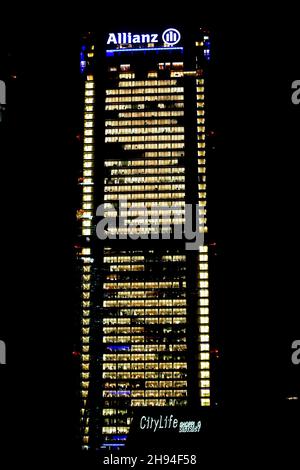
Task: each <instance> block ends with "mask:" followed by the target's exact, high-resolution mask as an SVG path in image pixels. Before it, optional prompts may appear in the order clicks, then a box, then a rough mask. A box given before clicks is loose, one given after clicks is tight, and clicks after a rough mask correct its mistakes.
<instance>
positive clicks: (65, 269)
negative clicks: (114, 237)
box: [0, 17, 300, 455]
mask: <svg viewBox="0 0 300 470" xmlns="http://www.w3.org/2000/svg"><path fill="white" fill-rule="evenodd" d="M150 21H151V20H149V23H150ZM160 21H161V23H162V24H163V23H165V22H164V19H163V18H161V19H160ZM187 21H191V20H190V19H188V20H187ZM132 22H133V21H132ZM169 22H170V21H169ZM179 23H180V22H179ZM252 25H253V23H251V21H249V24H248V25H246V24H245V23H244V22H241V21H239V22H237V21H236V20H235V19H234V18H232V17H230V18H229V21H228V20H227V18H226V20H225V19H224V20H223V21H218V24H216V22H212V28H211V30H212V31H215V35H214V36H215V47H216V52H214V51H213V54H214V53H215V54H216V57H215V64H214V71H215V78H214V80H213V82H212V85H211V86H212V88H213V87H214V90H215V96H214V97H213V98H212V109H213V110H214V112H215V118H214V119H215V123H214V128H215V129H214V130H216V133H217V137H216V156H215V163H214V166H213V170H212V174H213V176H214V181H213V182H211V187H210V191H211V192H212V190H213V189H214V196H213V197H212V195H211V196H210V198H211V201H210V205H211V207H212V208H214V214H215V216H214V217H212V220H211V227H212V228H211V237H212V238H213V239H215V240H216V241H217V253H218V261H217V264H218V266H219V280H218V289H219V291H218V303H219V308H220V324H221V325H222V331H223V332H224V335H223V337H222V338H221V350H222V351H223V362H224V376H225V377H224V378H223V387H224V397H225V401H226V406H227V409H229V410H235V411H232V415H233V416H234V417H237V416H238V415H239V410H241V413H242V416H245V420H246V419H247V418H249V416H251V414H252V411H253V410H255V413H256V415H258V414H260V411H261V410H264V413H266V416H267V418H266V420H265V426H266V428H268V425H267V423H269V422H272V421H270V420H269V415H270V416H274V410H275V409H276V412H277V413H279V414H280V413H281V412H282V414H283V415H284V413H289V412H288V411H285V406H286V403H285V400H284V398H285V397H286V396H287V395H289V394H295V393H298V395H299V380H298V377H299V371H298V372H297V370H296V367H295V366H292V365H291V362H290V344H291V342H292V341H293V340H294V339H297V338H299V329H297V317H298V316H299V313H298V310H299V307H298V302H299V295H298V291H299V288H298V282H299V281H298V277H299V276H298V273H297V269H296V266H297V265H298V261H299V250H298V240H299V236H298V231H299V228H298V225H299V224H298V220H297V214H298V212H299V210H298V201H299V183H298V172H297V167H298V165H297V163H298V162H297V157H298V156H299V147H300V143H299V137H298V136H299V113H300V105H299V106H298V107H295V106H293V105H292V104H291V100H290V86H291V82H292V81H293V80H296V79H297V78H300V77H299V72H300V71H299V61H298V64H297V57H298V56H299V43H300V37H299V33H298V32H297V29H296V28H295V29H294V28H293V25H292V24H291V23H289V27H288V29H287V30H286V31H283V25H282V24H281V25H280V24H276V23H273V24H271V25H270V24H268V26H266V23H263V22H262V23H260V22H259V21H258V20H257V23H255V27H253V26H252ZM50 37H51V40H50ZM79 37H80V34H79V32H78V31H71V32H70V31H68V32H66V31H59V30H58V31H55V33H54V32H53V31H51V36H50V32H49V31H47V30H44V31H43V32H42V33H41V32H37V31H29V32H28V31H27V32H26V33H21V32H20V31H18V32H16V31H14V30H13V28H12V29H11V32H10V33H9V34H7V35H6V36H5V37H4V38H3V39H4V40H2V41H1V49H2V50H1V65H2V64H3V63H4V64H5V61H6V64H5V66H4V67H3V65H2V67H3V68H2V69H1V68H0V74H1V73H2V74H3V71H4V74H5V73H7V70H8V74H9V76H10V77H5V78H8V83H9V90H8V91H9V93H8V120H9V128H8V129H7V132H6V134H5V136H2V135H1V139H2V142H4V144H6V148H5V154H4V155H5V156H6V158H3V161H2V174H3V177H2V178H3V185H2V187H1V191H2V192H3V198H2V200H3V201H5V202H4V203H3V206H2V210H3V217H2V220H3V222H4V221H5V223H4V224H3V226H4V227H5V230H4V244H3V247H4V250H3V266H5V268H4V270H3V272H5V274H6V275H5V283H4V284H5V286H4V293H5V294H6V295H5V296H4V295H2V299H3V306H2V313H1V323H0V325H1V329H0V339H5V340H6V341H7V345H8V365H7V367H6V370H3V369H2V368H1V370H0V373H1V394H3V399H2V403H1V412H2V405H3V404H4V407H3V409H6V411H8V413H7V422H9V426H8V428H9V429H10V431H8V433H7V438H8V439H9V440H11V439H10V437H9V436H12V441H13V442H14V443H15V444H16V445H17V446H18V447H21V448H22V449H23V448H24V451H25V453H26V455H30V452H31V450H32V447H31V444H30V443H31V442H33V441H34V437H33V436H34V434H36V433H38V436H37V442H38V443H39V445H41V446H42V447H44V449H45V450H47V449H49V445H50V446H51V443H54V441H55V437H54V435H53V430H55V428H56V427H58V429H57V431H56V436H57V443H58V445H59V443H62V442H65V441H64V439H66V440H67V442H65V445H66V448H72V444H73V441H72V432H73V426H74V420H75V419H76V417H75V418H74V409H75V407H76V400H75V398H74V388H75V385H76V384H75V378H74V367H75V366H74V363H73V360H72V357H71V351H72V349H73V343H74V328H73V327H72V325H73V311H74V303H75V300H74V299H75V298H76V290H75V286H74V284H75V282H74V278H75V274H74V267H73V265H74V261H73V259H74V258H73V256H74V254H73V248H72V246H73V243H74V233H75V225H74V224H75V221H74V216H75V210H76V204H77V201H76V195H77V192H76V191H77V190H76V180H77V175H78V173H79V165H80V161H79V158H80V156H79V146H78V141H77V139H76V135H77V134H78V132H79V110H80V102H79V96H78V83H79V82H78V80H79V77H78V45H79ZM8 53H9V56H8ZM3 57H4V60H3V59H2V58H3ZM11 75H16V76H17V78H16V79H13V78H11ZM1 78H2V77H1V76H0V79H1ZM2 142H1V144H2ZM1 155H2V150H1ZM212 186H214V188H212ZM6 296H8V298H9V302H7V300H5V299H6ZM298 369H299V366H298ZM2 375H3V378H2ZM278 410H279V411H278ZM281 410H282V411H281ZM287 416H289V415H288V414H287ZM11 417H13V419H12V420H11V419H10V418H11ZM5 419H6V418H5ZM5 419H4V421H5ZM240 419H241V418H240ZM17 422H19V424H17ZM239 422H240V421H239ZM288 423H289V422H288ZM288 426H290V424H288ZM291 426H292V425H291ZM294 426H295V424H294ZM254 428H255V425H254V424H253V429H254ZM255 429H256V428H255ZM30 435H32V441H31V437H29V436H30ZM66 436H71V438H69V439H68V437H66ZM68 446H69V447H68ZM24 455H25V454H24Z"/></svg>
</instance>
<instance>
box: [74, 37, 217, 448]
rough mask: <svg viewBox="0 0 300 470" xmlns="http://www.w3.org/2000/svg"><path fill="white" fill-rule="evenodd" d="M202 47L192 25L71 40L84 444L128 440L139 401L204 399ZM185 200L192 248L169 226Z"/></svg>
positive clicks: (207, 376) (199, 402)
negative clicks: (78, 123) (79, 101)
mask: <svg viewBox="0 0 300 470" xmlns="http://www.w3.org/2000/svg"><path fill="white" fill-rule="evenodd" d="M209 59H210V43H209V37H208V35H207V33H206V32H204V31H203V30H201V29H198V30H197V31H196V32H192V33H191V32H189V33H184V31H180V30H179V28H178V29H173V28H167V29H166V30H165V31H164V32H163V33H161V32H156V33H132V32H131V33H118V32H112V33H111V32H108V33H107V34H106V35H101V37H99V36H97V35H88V36H87V37H86V38H85V42H84V45H83V47H82V51H81V62H80V64H81V72H82V76H83V88H84V91H83V94H84V121H83V127H84V136H83V173H82V177H81V178H80V184H81V186H82V206H81V208H80V210H79V211H78V219H79V220H80V226H81V228H80V231H81V233H80V244H79V247H78V250H79V251H78V255H79V259H80V263H81V296H82V297H81V323H82V327H81V336H82V354H81V358H82V359H81V401H82V407H81V421H82V438H83V446H84V447H87V448H93V449H98V448H113V447H120V446H123V445H125V442H126V436H127V435H128V432H129V427H130V423H131V420H132V416H133V413H134V409H135V408H136V407H189V406H190V407H194V408H196V409H197V408H199V407H206V406H210V405H211V370H210V369H211V367H210V311H209V279H208V276H209V274H208V273H209V270H208V244H207V238H206V237H207V219H206V216H207V214H206V212H207V197H206V183H207V182H206V148H205V107H206V103H205V79H206V69H207V67H208V63H209ZM187 204H191V205H192V206H193V207H195V208H196V210H197V213H198V216H199V226H198V225H196V230H199V231H200V232H201V234H202V235H203V239H204V243H201V244H200V246H199V247H197V248H194V249H187V244H186V240H185V238H184V236H183V237H181V238H176V239H174V236H173V235H174V231H175V226H176V225H178V224H179V225H180V224H181V223H183V222H186V219H187V213H186V207H187ZM99 205H102V212H101V211H99V210H98V212H97V207H98V206H99ZM97 215H98V216H100V215H101V216H104V217H106V218H108V217H111V218H114V217H116V215H117V218H116V221H117V222H116V223H115V224H112V225H111V226H110V227H109V228H108V229H107V235H108V236H107V238H106V239H102V240H100V239H99V232H98V231H97V223H98V222H99V217H97ZM121 217H124V218H125V217H126V219H127V222H126V224H124V223H122V224H121V223H120V219H121ZM97 235H98V236H97ZM100 238H101V236H100Z"/></svg>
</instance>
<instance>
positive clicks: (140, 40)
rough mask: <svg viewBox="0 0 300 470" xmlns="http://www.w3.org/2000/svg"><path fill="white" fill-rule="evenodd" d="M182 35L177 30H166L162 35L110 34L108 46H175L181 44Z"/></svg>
mask: <svg viewBox="0 0 300 470" xmlns="http://www.w3.org/2000/svg"><path fill="white" fill-rule="evenodd" d="M180 39H181V34H180V32H179V31H178V30H177V29H174V28H169V29H166V30H165V31H164V32H163V33H162V35H161V36H160V35H159V34H151V33H147V34H133V33H109V35H108V40H107V45H108V46H110V45H114V46H116V45H118V44H119V45H126V44H158V43H164V44H166V45H167V46H170V47H172V46H175V45H176V44H178V43H179V41H180Z"/></svg>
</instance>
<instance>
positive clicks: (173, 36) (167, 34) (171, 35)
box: [162, 28, 181, 46]
mask: <svg viewBox="0 0 300 470" xmlns="http://www.w3.org/2000/svg"><path fill="white" fill-rule="evenodd" d="M162 39H163V41H164V43H166V44H168V46H175V44H178V43H179V41H180V39H181V34H180V32H179V31H178V30H177V29H174V28H169V29H166V31H164V32H163V35H162Z"/></svg>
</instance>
